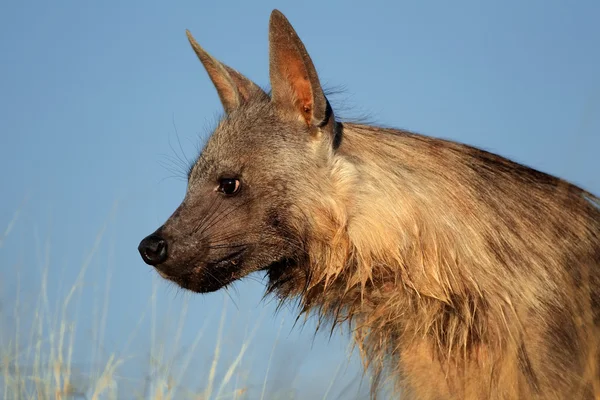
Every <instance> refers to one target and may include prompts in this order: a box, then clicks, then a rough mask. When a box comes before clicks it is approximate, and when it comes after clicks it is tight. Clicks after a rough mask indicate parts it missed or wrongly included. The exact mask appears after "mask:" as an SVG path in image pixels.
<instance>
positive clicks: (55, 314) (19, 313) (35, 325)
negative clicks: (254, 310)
mask: <svg viewBox="0 0 600 400" xmlns="http://www.w3.org/2000/svg"><path fill="white" fill-rule="evenodd" d="M17 218H18V213H16V214H15V218H13V220H12V221H11V222H10V223H9V225H8V228H7V229H6V230H5V232H4V234H3V235H0V248H2V243H3V241H4V239H5V238H6V237H7V236H8V235H9V234H10V231H11V229H12V228H13V227H14V224H15V222H16V220H17ZM104 231H105V229H104V228H103V229H102V230H101V231H100V232H99V233H98V235H97V236H96V238H95V240H94V244H93V246H92V248H91V250H90V251H89V253H88V254H87V256H86V258H85V260H84V261H83V263H82V265H81V269H80V270H79V272H78V276H77V277H76V279H75V281H74V282H73V283H72V285H70V287H69V288H68V289H67V290H66V291H65V293H64V295H63V296H60V301H59V302H58V303H57V304H56V305H55V306H52V304H51V303H52V302H51V301H50V300H49V293H48V285H49V284H48V281H49V280H48V273H49V271H52V268H51V267H50V262H49V256H47V257H45V259H44V260H43V267H42V271H43V274H42V277H41V285H40V287H39V290H36V291H37V293H39V294H38V296H37V299H34V302H33V303H30V302H28V301H24V299H23V298H22V297H23V296H22V294H21V293H22V292H23V290H21V289H22V288H21V279H19V280H18V282H17V287H16V298H15V299H14V305H12V307H10V309H8V310H7V309H6V306H5V308H0V317H2V318H1V319H0V321H6V320H8V321H9V323H8V324H4V326H0V394H1V398H3V399H5V400H13V399H15V400H17V399H18V400H21V399H31V400H37V399H39V400H44V399H58V400H66V399H90V400H105V399H117V398H122V397H123V395H124V394H125V395H126V397H127V398H136V399H144V400H149V399H154V400H168V399H196V400H200V399H203V400H208V399H223V400H225V399H240V400H241V399H250V398H251V399H255V398H260V399H290V398H297V396H295V395H294V390H292V388H283V389H281V390H279V392H278V393H275V392H274V391H273V390H272V388H271V389H269V390H267V389H268V385H267V382H268V381H269V373H270V372H271V362H272V356H273V353H274V352H275V351H276V346H277V340H276V341H275V343H274V345H273V348H272V351H271V354H270V355H269V362H268V366H267V370H266V373H265V375H264V377H263V378H261V379H260V380H259V381H256V379H254V380H255V381H256V382H254V383H253V382H250V380H251V379H253V378H251V374H250V373H249V371H248V367H245V366H244V365H243V361H244V357H247V353H248V349H249V347H250V345H251V344H252V340H253V339H254V335H255V333H256V329H257V328H258V326H259V325H260V322H261V321H260V320H259V321H256V322H255V323H254V326H251V327H249V329H248V332H247V334H246V335H245V340H243V342H242V343H241V344H234V345H233V346H235V347H236V349H237V350H235V349H233V350H234V351H236V352H237V354H234V356H233V359H231V358H232V357H225V356H224V354H223V353H224V350H226V353H227V355H231V351H232V345H231V344H230V343H229V342H226V340H225V339H226V335H225V331H226V329H225V325H226V323H225V322H226V315H227V299H228V298H227V297H225V299H226V301H225V304H224V305H223V308H222V312H221V316H220V321H219V324H218V332H217V335H216V336H217V338H216V343H215V346H214V349H213V355H212V359H211V361H210V363H209V365H207V366H205V368H203V369H202V371H203V373H202V374H199V376H196V375H194V376H195V379H196V380H197V381H196V382H195V384H196V389H193V390H192V389H188V388H187V387H186V385H185V383H184V380H185V379H184V376H185V374H186V372H187V371H188V370H189V368H190V366H191V365H192V364H193V361H194V360H196V359H197V358H200V356H203V355H202V354H199V352H198V348H199V344H200V343H201V341H202V340H203V339H204V340H206V338H205V336H206V335H205V333H206V330H207V329H206V328H208V326H206V324H205V326H204V327H203V328H202V329H200V330H199V331H198V333H197V334H196V336H195V338H194V339H193V341H192V343H191V344H185V345H186V347H183V346H184V343H182V340H181V338H182V334H183V332H184V325H185V321H186V320H187V312H188V301H189V295H188V294H184V296H185V297H184V301H183V307H182V308H181V310H180V313H179V315H178V317H177V319H178V320H177V322H176V324H173V325H172V326H169V328H173V329H174V333H172V334H169V335H168V337H162V336H161V335H160V334H159V330H160V329H158V328H157V327H161V326H163V327H164V326H165V324H164V322H163V321H161V318H160V317H159V312H158V311H157V310H158V308H157V304H156V303H157V288H158V287H159V281H160V278H158V277H157V275H155V277H154V280H153V290H152V296H151V297H150V299H149V301H148V307H147V309H146V311H144V312H143V313H142V314H141V315H140V317H139V320H138V321H137V323H136V327H135V329H134V330H133V332H131V333H130V334H129V336H128V337H126V338H123V339H124V342H125V343H124V345H123V346H122V347H123V349H125V350H121V351H120V352H119V353H116V352H106V350H105V347H104V336H105V331H106V323H107V317H108V315H107V313H108V309H109V307H108V304H109V296H110V283H111V276H112V274H111V270H110V269H108V271H107V279H106V283H105V286H104V296H103V298H102V299H100V301H99V303H101V304H102V305H101V307H99V308H100V312H98V313H97V314H98V315H95V318H94V322H93V324H94V326H93V328H92V329H91V334H92V338H91V342H92V343H93V345H91V346H89V347H88V348H85V349H84V353H86V354H84V358H87V359H89V360H91V361H90V362H89V365H84V366H82V365H81V364H79V363H76V362H75V360H76V359H77V360H79V359H80V357H76V356H75V354H76V351H75V350H76V348H77V350H79V347H78V334H79V337H81V336H82V335H83V336H85V332H84V333H83V334H82V331H84V329H81V327H80V326H78V323H77V322H78V321H77V315H78V314H79V312H78V311H79V310H78V305H79V302H80V300H81V299H82V294H83V293H85V292H84V291H83V290H82V289H83V287H84V283H85V278H86V273H87V272H88V270H89V268H90V264H91V262H92V260H93V258H94V256H95V255H96V253H97V252H98V250H99V248H100V246H101V243H102V239H103V237H104ZM0 300H2V299H0ZM95 300H98V299H95ZM30 304H33V306H32V307H28V305H30ZM148 308H149V309H150V319H151V321H150V330H149V332H148V331H143V330H142V328H141V327H142V325H143V324H142V322H143V321H144V320H145V319H146V314H148ZM8 313H10V316H7V315H2V314H8ZM207 321H208V319H207ZM282 326H283V322H282ZM78 328H80V329H78ZM280 331H281V328H280ZM141 332H142V333H143V334H146V335H148V334H149V336H150V338H149V339H150V349H149V351H148V353H149V354H147V356H148V361H147V362H140V363H138V364H136V365H139V366H140V367H141V368H140V369H141V370H142V371H143V373H144V375H145V376H144V377H143V378H142V379H140V378H139V377H128V376H126V375H124V374H125V373H126V370H127V369H126V368H125V367H124V366H125V365H126V364H127V363H128V362H130V361H131V360H134V359H139V358H140V356H135V355H124V354H128V351H127V349H129V348H130V347H131V345H132V343H133V342H134V341H135V340H136V338H138V337H139V336H140V334H141ZM211 337H212V335H211ZM278 337H279V334H278ZM238 346H239V347H238ZM181 348H185V351H184V352H183V356H173V355H172V354H176V353H177V352H178V351H177V350H176V349H181ZM77 354H79V352H77ZM141 357H144V355H142V356H141ZM194 372H195V371H194ZM337 378H338V374H337V371H336V375H335V376H334V377H333V379H332V381H331V384H330V385H329V386H330V387H329V389H328V390H327V392H326V393H325V395H324V397H323V399H327V398H330V396H329V395H330V394H331V386H332V385H333V383H334V382H335V381H336V379H337ZM123 385H126V386H127V388H129V387H131V388H132V389H131V390H130V389H125V393H124V389H123V387H122V386H123ZM198 385H200V387H201V389H200V390H198V388H197V386H198ZM288 389H289V390H288ZM343 398H346V397H343Z"/></svg>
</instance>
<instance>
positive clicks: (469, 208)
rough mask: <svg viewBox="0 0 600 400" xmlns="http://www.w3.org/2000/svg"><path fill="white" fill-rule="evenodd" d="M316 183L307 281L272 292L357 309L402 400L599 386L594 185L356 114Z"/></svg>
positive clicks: (576, 394) (580, 393)
mask: <svg viewBox="0 0 600 400" xmlns="http://www.w3.org/2000/svg"><path fill="white" fill-rule="evenodd" d="M315 189H316V188H313V187H306V188H305V192H306V196H305V197H303V198H299V199H298V204H297V208H298V209H301V210H302V217H298V218H299V220H303V219H307V220H310V221H312V223H311V224H310V230H309V231H308V232H307V233H305V234H304V241H305V243H304V245H305V248H306V250H307V254H308V260H307V265H306V266H304V267H303V269H305V270H307V271H310V274H309V275H304V276H309V280H308V281H306V282H305V281H303V280H302V279H301V278H300V277H298V278H297V279H296V280H293V281H291V282H292V284H288V285H285V284H284V285H282V286H281V287H277V284H276V283H275V286H276V287H277V289H276V290H277V291H278V292H279V294H280V296H281V297H282V298H290V297H294V296H300V297H301V299H302V305H303V308H304V310H305V311H314V312H316V313H317V315H319V316H320V317H321V318H322V319H323V320H326V321H329V322H333V323H339V322H341V321H344V320H348V321H351V322H352V326H353V327H354V328H355V336H356V341H357V343H358V345H359V348H360V349H361V350H362V352H363V355H364V359H365V361H366V362H367V364H368V365H369V366H370V367H371V368H372V369H373V372H375V375H376V376H380V374H382V373H385V375H389V376H392V377H396V378H397V388H398V390H399V391H400V389H404V393H403V398H418V399H429V398H431V399H445V398H453V399H454V398H455V399H463V398H473V399H483V398H494V399H495V398H498V399H500V398H519V399H526V398H527V399H530V398H556V399H564V398H578V399H580V398H593V396H594V394H595V395H596V396H599V395H600V381H599V380H600V375H599V374H598V372H599V371H598V365H599V363H600V358H599V353H598V350H599V348H598V342H599V340H600V330H599V329H598V322H599V320H600V307H599V296H600V211H599V210H598V208H597V204H596V205H594V204H593V203H592V202H593V201H596V202H597V199H596V198H594V197H593V196H592V195H590V194H589V193H586V192H585V191H583V190H581V189H579V188H577V187H575V186H573V185H571V184H569V183H567V182H565V181H562V180H560V179H557V178H554V177H551V176H548V175H545V174H543V173H540V172H536V171H534V170H531V169H527V168H525V167H523V166H520V165H517V164H514V163H511V162H510V161H508V160H505V159H502V158H500V157H498V156H495V155H492V154H489V153H486V152H483V151H480V150H477V149H474V148H471V147H467V146H462V145H459V144H455V143H451V142H447V141H442V140H436V139H431V138H425V137H422V136H417V135H414V134H411V133H408V132H401V131H391V130H384V129H377V128H373V127H367V126H360V125H345V126H344V129H343V140H342V144H341V146H340V148H339V149H338V151H336V152H335V153H331V154H330V156H329V168H328V170H327V172H326V176H324V177H323V182H320V185H319V188H318V190H315ZM299 225H300V226H302V228H301V229H305V226H304V224H303V223H301V222H299ZM381 376H382V375H381Z"/></svg>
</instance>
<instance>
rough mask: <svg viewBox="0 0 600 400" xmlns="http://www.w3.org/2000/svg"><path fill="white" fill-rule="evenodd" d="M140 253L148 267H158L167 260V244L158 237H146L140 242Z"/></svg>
mask: <svg viewBox="0 0 600 400" xmlns="http://www.w3.org/2000/svg"><path fill="white" fill-rule="evenodd" d="M138 251H139V252H140V255H141V256H142V260H144V262H145V263H146V264H148V265H158V264H161V263H164V262H165V261H166V260H167V242H166V240H164V239H163V238H161V237H160V236H158V235H154V234H152V235H150V236H146V237H145V238H144V239H143V240H142V241H141V242H140V245H139V246H138Z"/></svg>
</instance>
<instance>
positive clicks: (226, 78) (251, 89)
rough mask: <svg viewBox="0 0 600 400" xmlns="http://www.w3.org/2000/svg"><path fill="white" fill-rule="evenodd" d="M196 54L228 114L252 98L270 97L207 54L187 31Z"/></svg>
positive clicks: (248, 80)
mask: <svg viewBox="0 0 600 400" xmlns="http://www.w3.org/2000/svg"><path fill="white" fill-rule="evenodd" d="M185 33H186V35H187V37H188V40H189V41H190V44H191V45H192V48H193V49H194V52H195V53H196V55H197V56H198V58H199V59H200V62H202V65H204V68H205V69H206V72H208V76H209V77H210V80H211V81H212V82H213V84H214V85H215V88H216V89H217V93H218V95H219V98H220V99H221V103H222V104H223V108H224V109H225V112H226V113H228V114H229V113H230V112H231V111H233V110H234V109H236V108H237V107H239V106H240V105H241V104H243V103H244V102H246V101H248V100H249V99H250V98H251V97H252V96H261V97H264V98H265V99H268V98H269V96H268V95H267V94H266V93H265V91H264V90H262V89H261V88H260V87H259V86H258V85H257V84H255V83H254V82H252V81H251V80H250V79H248V78H246V77H245V76H244V75H242V74H240V73H239V72H237V71H236V70H234V69H233V68H231V67H228V66H227V65H225V64H223V63H221V62H220V61H218V60H217V59H215V58H214V57H212V56H211V55H210V54H208V53H207V52H206V50H204V49H203V48H202V47H201V46H200V45H199V44H198V43H197V42H196V40H195V39H194V37H193V36H192V34H191V33H190V31H188V30H186V31H185Z"/></svg>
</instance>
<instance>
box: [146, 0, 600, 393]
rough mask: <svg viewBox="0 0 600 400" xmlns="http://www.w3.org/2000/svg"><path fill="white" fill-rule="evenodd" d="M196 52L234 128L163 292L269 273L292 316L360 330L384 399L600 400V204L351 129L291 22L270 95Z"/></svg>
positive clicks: (203, 165) (454, 149)
mask: <svg viewBox="0 0 600 400" xmlns="http://www.w3.org/2000/svg"><path fill="white" fill-rule="evenodd" d="M189 38H190V42H191V43H192V46H193V47H194V50H195V51H196V54H198V57H199V58H200V61H202V63H203V64H204V66H205V67H206V70H207V72H208V74H209V77H210V78H211V80H212V81H213V83H215V87H216V88H217V91H218V93H219V96H220V98H221V101H222V103H223V105H224V108H225V111H226V114H225V115H224V117H223V119H222V120H221V122H220V123H219V125H218V127H217V128H216V129H215V132H214V133H213V135H212V136H211V138H210V139H209V141H208V142H207V144H206V146H205V148H204V149H203V151H202V154H201V155H200V157H199V159H198V161H197V162H196V164H195V165H194V167H193V169H192V170H191V173H190V177H189V186H188V192H187V194H186V197H185V199H184V200H183V202H182V204H181V206H180V207H179V208H178V209H177V211H176V212H175V213H174V214H173V215H172V216H171V217H170V218H169V219H168V221H167V222H166V223H165V224H164V225H163V226H162V227H161V228H160V229H159V230H158V231H157V232H155V234H154V235H155V236H156V237H161V238H162V239H163V240H164V241H165V243H167V245H168V258H167V259H166V260H164V261H161V262H160V263H158V264H157V263H152V262H150V261H148V259H147V258H145V259H146V260H147V262H148V263H151V264H153V265H155V266H156V268H157V269H158V270H159V272H160V273H161V275H162V276H164V277H165V278H167V279H171V280H173V281H174V282H176V283H177V284H179V285H180V286H182V287H184V288H187V289H190V290H193V291H196V292H210V291H214V290H218V289H220V288H222V287H224V286H226V285H228V284H229V283H231V282H233V281H234V280H237V279H240V278H243V277H244V276H246V275H248V274H249V273H251V272H254V271H258V270H263V271H266V273H267V274H268V276H269V287H268V291H269V292H272V293H275V294H276V295H277V296H279V297H280V298H281V299H282V300H283V301H285V300H289V299H298V300H299V301H300V304H301V309H302V312H306V313H314V314H316V315H317V316H318V317H319V318H320V320H321V321H323V322H327V323H329V324H331V326H336V325H338V324H340V323H342V322H347V323H349V324H350V325H349V326H351V327H352V329H353V332H354V335H355V340H356V343H357V344H358V346H359V348H360V350H361V352H362V354H363V356H364V360H365V368H368V369H370V370H371V372H372V373H373V376H374V380H373V393H375V390H376V388H377V387H378V385H379V384H380V383H381V380H382V379H384V378H389V379H392V380H393V381H394V383H395V387H396V389H397V393H398V394H400V395H401V397H402V398H403V399H565V398H577V399H592V398H600V368H599V367H600V347H599V343H600V327H599V326H600V208H599V206H600V201H599V199H598V198H597V197H595V196H594V195H592V194H590V193H588V192H586V191H585V190H583V189H581V188H578V187H577V186H575V185H573V184H570V183H568V182H566V181H564V180H561V179H559V178H556V177H553V176H550V175H548V174H545V173H542V172H539V171H536V170H533V169H531V168H528V167H525V166H523V165H520V164H517V163H515V162H512V161H510V160H507V159H506V158H503V157H500V156H497V155H494V154H491V153H488V152H485V151H482V150H479V149H476V148H473V147H470V146H467V145H463V144H458V143H454V142H450V141H445V140H440V139H434V138H430V137H425V136H422V135H417V134H414V133H411V132H407V131H401V130H394V129H384V128H379V127H375V126H367V125H360V124H350V123H346V124H342V123H340V122H338V121H336V119H335V116H334V114H333V110H332V109H331V107H330V106H329V102H328V101H327V99H326V97H325V95H324V94H323V91H322V89H321V86H320V84H319V80H318V77H317V74H316V72H315V69H314V66H313V64H312V61H311V60H310V57H309V56H308V53H307V52H306V49H305V48H304V46H303V44H302V42H301V41H300V39H299V38H298V37H297V35H296V33H295V32H294V30H293V28H292V27H291V25H290V24H289V22H288V21H287V20H286V19H285V17H284V16H283V15H282V14H281V13H279V12H278V11H277V10H275V11H274V12H273V14H272V15H271V21H270V34H269V38H270V72H271V85H272V93H271V94H267V93H265V92H263V91H262V90H261V89H259V88H258V86H256V85H255V84H254V83H252V82H250V81H249V80H247V79H246V78H245V77H243V75H241V74H240V73H239V72H237V71H235V70H233V69H231V68H230V67H227V66H225V65H224V64H222V63H220V62H219V61H217V60H215V59H214V58H212V57H211V56H209V55H208V53H206V52H205V51H204V50H203V49H202V48H201V47H200V46H199V45H198V44H197V43H196V42H195V41H194V40H193V38H192V37H191V35H189ZM223 179H237V180H238V182H239V183H240V185H241V189H240V190H239V192H238V193H235V194H232V195H224V194H223V193H220V192H219V190H220V189H219V188H220V187H222V184H223V183H222V182H223ZM220 185H221V186H220ZM140 251H141V252H142V253H143V252H144V249H141V250H140ZM142 255H143V256H144V254H142Z"/></svg>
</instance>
